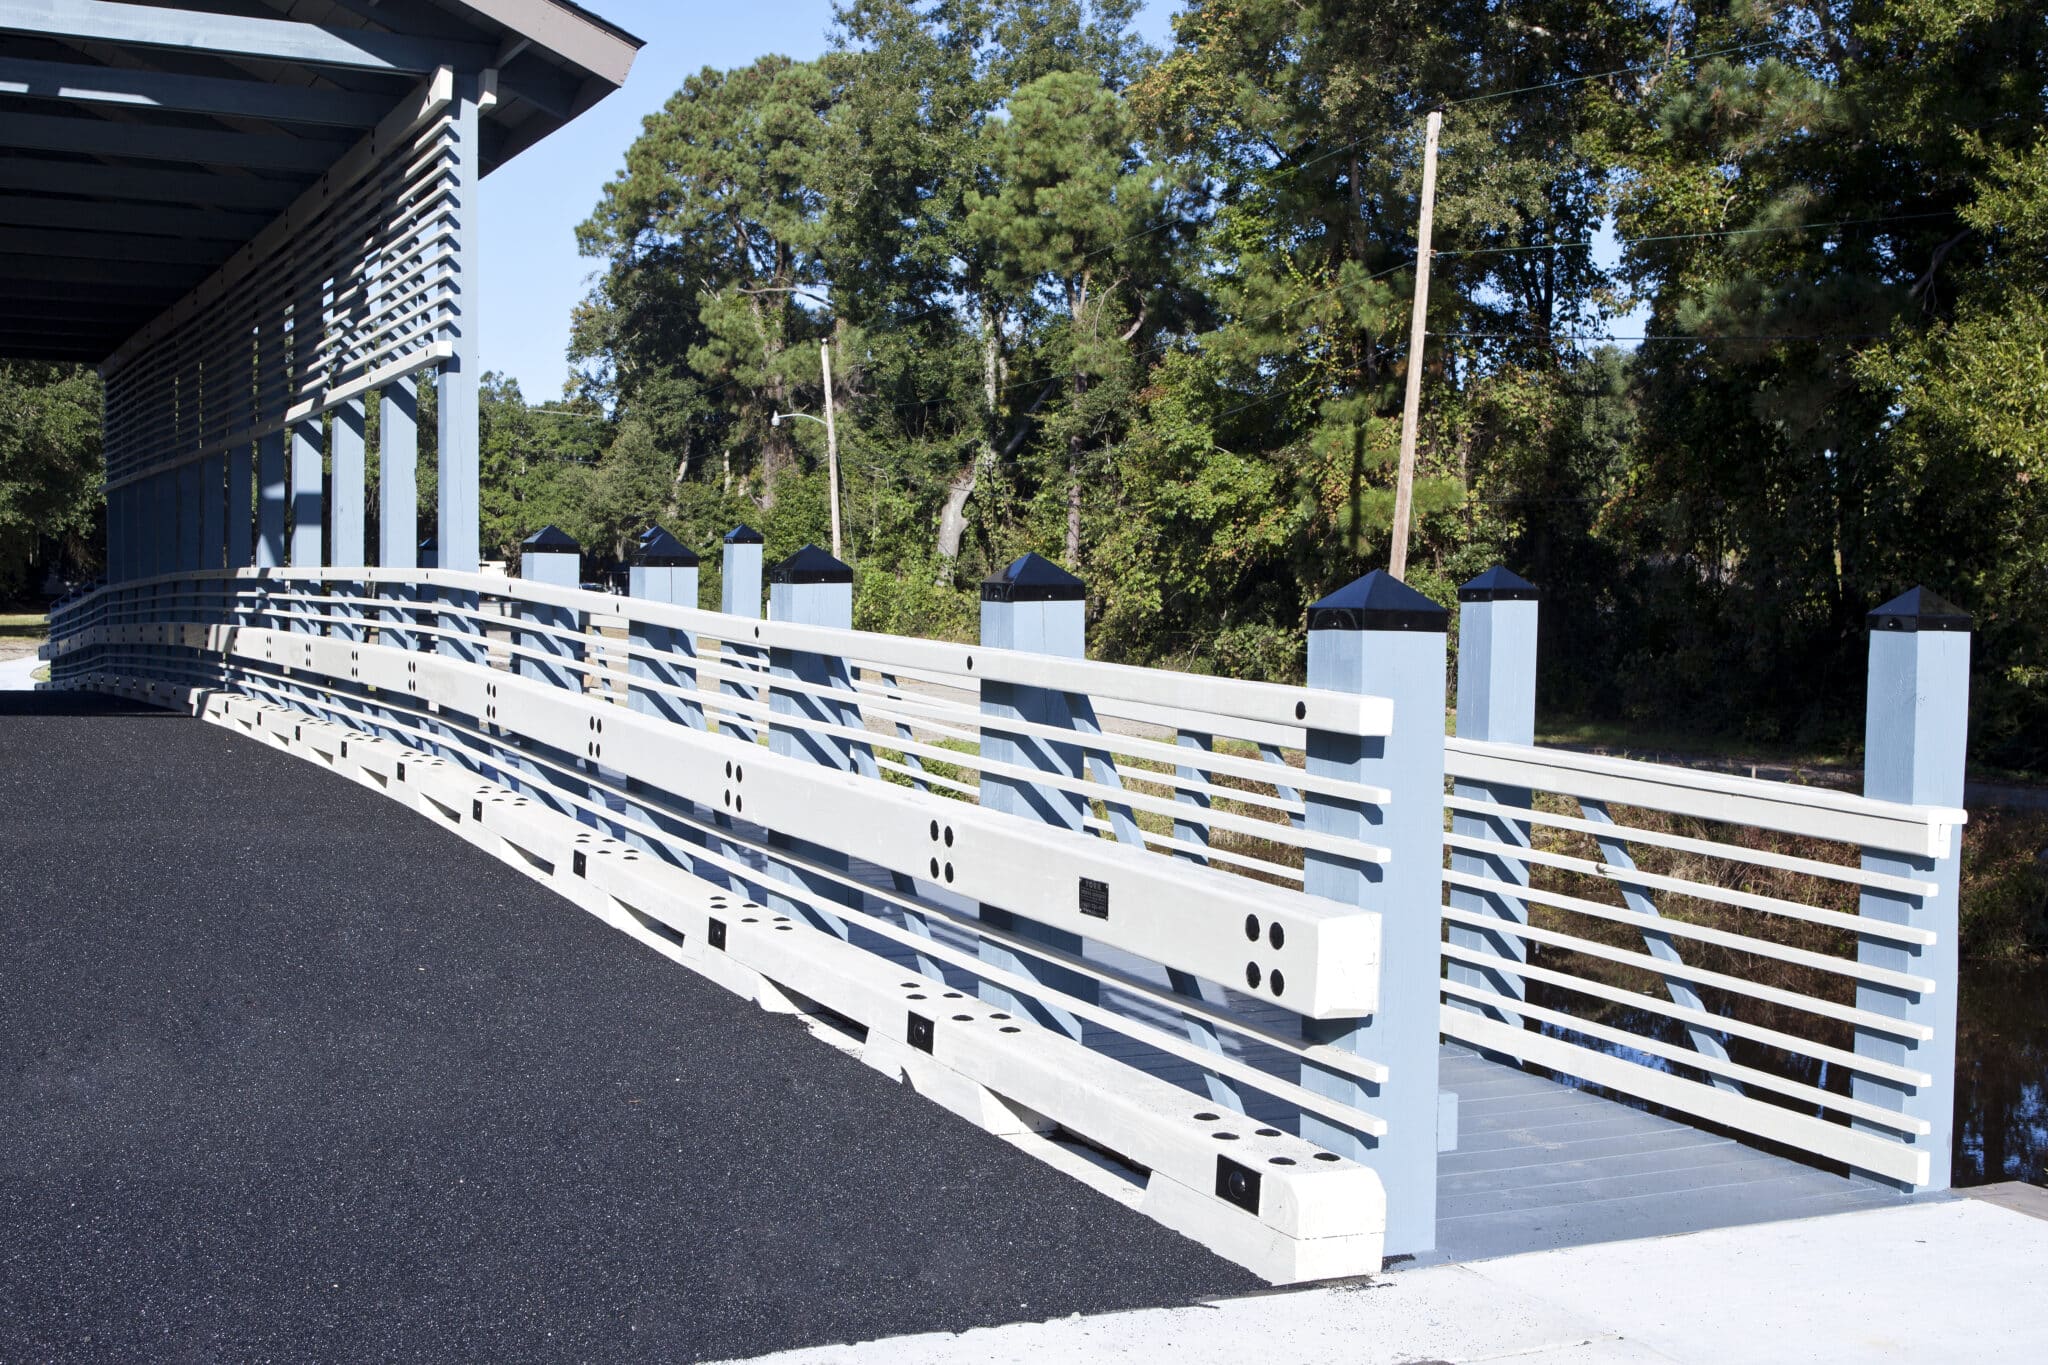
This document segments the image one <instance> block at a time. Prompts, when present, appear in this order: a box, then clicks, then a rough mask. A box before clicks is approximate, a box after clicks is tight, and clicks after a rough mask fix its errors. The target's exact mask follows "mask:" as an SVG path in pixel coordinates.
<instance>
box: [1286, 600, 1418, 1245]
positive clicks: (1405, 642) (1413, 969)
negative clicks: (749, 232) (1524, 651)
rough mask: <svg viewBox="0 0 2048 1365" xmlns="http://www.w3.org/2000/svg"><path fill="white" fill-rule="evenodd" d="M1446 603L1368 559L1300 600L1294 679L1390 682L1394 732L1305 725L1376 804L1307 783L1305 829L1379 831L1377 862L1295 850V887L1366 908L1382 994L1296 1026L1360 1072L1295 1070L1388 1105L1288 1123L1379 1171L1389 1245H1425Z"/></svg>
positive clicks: (1337, 686)
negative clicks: (1358, 1065) (1349, 579)
mask: <svg viewBox="0 0 2048 1365" xmlns="http://www.w3.org/2000/svg"><path fill="white" fill-rule="evenodd" d="M1449 621H1450V614H1449V613H1448V612H1446V611H1445V610H1444V609H1443V608H1442V607H1440V606H1438V605H1437V604H1436V603H1434V602H1432V601H1430V600H1429V599H1428V598H1427V597H1424V596H1423V595H1422V594H1421V593H1419V592H1416V591H1415V590H1414V589H1413V588H1410V587H1408V586H1407V585H1406V584H1404V583H1402V582H1401V580H1399V579H1398V578H1395V577H1394V576H1393V575H1391V574H1387V573H1383V572H1379V571H1377V570H1375V571H1374V572H1372V573H1369V574H1367V575H1366V576H1365V577H1363V578H1361V579H1358V580H1357V581H1356V582H1354V583H1351V584H1350V585H1348V586H1346V587H1343V588H1340V589H1338V590H1337V591H1336V592H1334V593H1332V594H1330V595H1329V596H1328V597H1325V598H1323V599H1322V600H1321V601H1319V602H1316V603H1314V604H1313V605H1311V606H1310V607H1309V610H1308V685H1309V686H1310V687H1316V688H1326V689H1328V690H1330V691H1333V692H1356V693H1364V694H1367V695H1371V696H1381V697H1387V698H1389V699H1390V700H1391V701H1392V702H1393V704H1394V723H1393V733H1392V734H1390V735H1388V736H1386V737H1384V738H1382V737H1379V736H1367V735H1354V734H1340V733H1338V732H1335V731H1330V730H1316V729H1311V730H1309V732H1308V770H1309V772H1310V773H1312V774H1314V775H1317V776H1325V777H1335V778H1341V779H1344V780H1346V781H1350V782H1357V783H1362V784H1366V785H1370V786H1377V787H1383V788H1385V789H1386V790H1387V791H1388V792H1389V793H1390V799H1389V801H1388V802H1387V804H1386V805H1384V806H1370V805H1366V804H1364V803H1362V802H1358V801H1353V800H1348V799H1344V798H1340V797H1332V796H1325V795H1321V794H1318V793H1315V792H1310V793H1308V796H1307V820H1306V824H1307V827H1308V829H1309V830H1311V831H1312V832H1314V833H1318V834H1334V835H1340V836H1343V837H1345V838H1351V839H1359V840H1363V841H1365V842H1367V843H1374V844H1379V845H1382V846H1384V847H1385V848H1387V849H1388V850H1390V852H1391V854H1392V857H1391V859H1390V860H1389V861H1387V862H1385V863H1372V862H1366V861H1363V860H1360V859H1356V858H1349V857H1344V856H1341V855H1338V854H1333V853H1324V852H1320V851H1317V850H1314V849H1311V850H1309V851H1308V853H1307V854H1306V857H1305V861H1304V878H1303V889H1304V890H1306V891H1307V892H1308V893H1309V894H1310V895H1314V896H1324V897H1327V898H1329V899H1330V900H1334V901H1341V902H1344V903H1346V904H1350V905H1357V906H1362V907H1364V908H1365V909H1368V910H1374V911H1377V912H1379V915H1380V1008H1379V1011H1378V1012H1377V1013H1375V1014H1373V1015H1372V1016H1370V1017H1369V1018H1364V1019H1330V1020H1308V1019H1305V1020H1303V1021H1302V1034H1303V1036H1304V1037H1306V1038H1308V1039H1310V1040H1312V1041H1314V1042H1318V1043H1324V1044H1328V1045H1330V1046H1332V1047H1339V1048H1343V1049H1345V1050H1346V1051H1350V1052H1356V1053H1359V1054H1360V1055H1362V1056H1366V1057H1370V1058H1372V1059H1374V1060H1375V1061H1378V1062H1380V1063H1381V1064H1383V1065H1384V1066H1385V1067H1386V1068H1387V1073H1388V1075H1387V1080H1386V1082H1385V1083H1384V1084H1381V1085H1373V1084H1370V1083H1368V1082H1363V1081H1359V1080H1357V1079H1355V1078H1353V1077H1350V1076H1345V1075H1341V1074H1339V1073H1336V1072H1332V1071H1328V1070H1325V1069H1323V1068H1322V1067H1319V1066H1317V1065H1316V1064H1315V1063H1314V1062H1303V1063H1302V1065H1301V1083H1302V1085H1303V1086H1304V1087H1305V1088H1306V1089H1309V1090H1312V1091H1315V1092H1316V1093H1317V1094H1321V1095H1328V1096H1330V1097H1332V1098H1335V1099H1340V1100H1343V1101H1344V1102H1345V1103H1347V1104H1355V1105H1358V1106H1359V1107H1360V1108H1363V1109H1368V1110H1371V1111H1372V1112H1374V1113H1376V1114H1378V1115H1380V1116H1381V1117H1382V1118H1384V1119H1385V1120H1386V1121H1387V1130H1388V1131H1387V1134H1386V1136H1385V1137H1381V1138H1372V1137H1368V1136H1365V1135H1363V1134H1359V1133H1355V1132H1353V1131H1352V1130H1350V1129H1348V1128H1343V1127H1339V1126H1338V1125H1336V1124H1333V1123H1331V1122H1329V1121H1328V1120H1326V1119H1324V1118H1321V1117H1319V1116H1317V1115H1314V1114H1303V1115H1302V1118H1301V1135H1302V1136H1303V1137H1304V1138H1306V1139H1308V1140H1309V1141H1310V1142H1313V1143H1316V1144H1317V1145H1318V1146H1321V1147H1325V1148H1327V1149H1329V1150H1330V1151H1333V1152H1335V1153H1337V1154H1338V1155H1340V1156H1348V1157H1351V1158H1352V1159H1354V1160H1356V1161H1360V1162H1362V1163H1364V1164H1365V1165H1368V1166H1370V1167H1372V1169H1373V1170H1375V1171H1377V1172H1378V1173H1379V1177H1380V1182H1381V1183H1382V1184H1383V1185H1384V1186H1385V1187H1386V1191H1387V1243H1386V1246H1387V1252H1388V1254H1390V1255H1405V1254H1414V1253H1418V1252H1424V1251H1429V1250H1431V1249H1432V1248H1433V1247H1435V1245H1436V1163H1437V1120H1438V1108H1437V1061H1438V1058H1437V1048H1438V1010H1439V1008H1440V1000H1441V990H1440V988H1439V982H1440V981H1441V979H1442V960H1443V929H1442V925H1443V915H1442V906H1443V819H1444V808H1443V801H1444V635H1445V630H1446V628H1447V627H1448V625H1449Z"/></svg>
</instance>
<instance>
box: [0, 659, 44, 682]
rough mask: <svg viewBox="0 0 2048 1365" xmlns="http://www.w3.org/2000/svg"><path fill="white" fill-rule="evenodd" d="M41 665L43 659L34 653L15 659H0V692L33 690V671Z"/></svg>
mask: <svg viewBox="0 0 2048 1365" xmlns="http://www.w3.org/2000/svg"><path fill="white" fill-rule="evenodd" d="M41 667H43V661H42V660H41V659H38V658H37V657H36V656H35V655H34V653H28V654H24V655H22V656H20V657H19V658H15V659H0V692H33V691H35V690H36V683H35V672H36V670H37V669H39V668H41Z"/></svg>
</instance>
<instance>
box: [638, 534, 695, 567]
mask: <svg viewBox="0 0 2048 1365" xmlns="http://www.w3.org/2000/svg"><path fill="white" fill-rule="evenodd" d="M633 562H634V563H635V564H638V565H641V566H642V567H644V568H649V569H694V568H696V567H697V552H696V551H695V550H693V549H691V548H690V547H689V546H687V545H685V544H683V542H681V541H680V540H677V539H676V538H675V537H674V536H672V535H670V534H669V533H668V532H667V531H665V530H663V529H662V528H661V527H659V526H650V527H648V528H647V530H646V531H644V532H642V533H641V536H640V552H639V553H638V554H636V555H634V556H633Z"/></svg>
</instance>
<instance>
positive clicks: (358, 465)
mask: <svg viewBox="0 0 2048 1365" xmlns="http://www.w3.org/2000/svg"><path fill="white" fill-rule="evenodd" d="M366 417H367V414H366V413H365V411H364V408H363V401H362V400H361V399H360V398H353V399H350V400H349V401H348V402H346V403H343V404H342V405H341V406H340V407H338V408H336V409H335V410H334V441H333V471H332V479H333V490H334V491H333V494H332V503H333V509H334V510H333V521H334V532H333V534H334V544H333V546H332V548H331V550H330V552H329V555H328V558H329V559H330V560H331V561H332V562H333V563H335V564H342V565H349V566H354V567H360V566H362V565H364V564H366V563H368V562H369V560H368V557H367V555H366V554H365V551H364V544H363V539H364V536H365V534H366V532H367V530H368V522H369V518H368V515H367V509H366V508H365V507H364V503H363V497H364V487H365V480H366V478H367V477H368V476H367V472H366V469H365V460H364V455H363V451H364V423H365V420H366Z"/></svg>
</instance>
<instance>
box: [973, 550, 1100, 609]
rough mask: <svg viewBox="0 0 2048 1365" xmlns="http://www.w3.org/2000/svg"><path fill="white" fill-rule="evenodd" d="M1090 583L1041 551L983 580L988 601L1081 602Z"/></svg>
mask: <svg viewBox="0 0 2048 1365" xmlns="http://www.w3.org/2000/svg"><path fill="white" fill-rule="evenodd" d="M1087 596H1088V585H1087V584H1085V583H1083V582H1082V581H1081V580H1080V579H1078V578H1076V577H1074V575H1072V574H1070V573H1068V572H1067V571H1066V570H1065V569H1062V568H1061V567H1060V566H1059V565H1057V564H1055V563H1053V562H1052V561H1051V560H1049V559H1047V558H1045V557H1044V556H1043V555H1039V554H1023V555H1019V556H1017V558H1015V559H1013V560H1011V561H1010V562H1009V563H1008V564H1006V565H1004V566H1003V570H1002V572H1001V573H993V574H990V575H989V576H988V577H987V578H984V579H982V580H981V600H982V601H984V602H1079V601H1082V600H1084V599H1086V597H1087Z"/></svg>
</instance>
